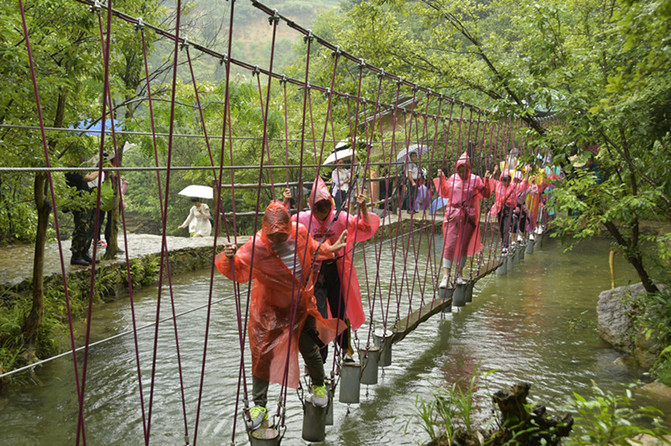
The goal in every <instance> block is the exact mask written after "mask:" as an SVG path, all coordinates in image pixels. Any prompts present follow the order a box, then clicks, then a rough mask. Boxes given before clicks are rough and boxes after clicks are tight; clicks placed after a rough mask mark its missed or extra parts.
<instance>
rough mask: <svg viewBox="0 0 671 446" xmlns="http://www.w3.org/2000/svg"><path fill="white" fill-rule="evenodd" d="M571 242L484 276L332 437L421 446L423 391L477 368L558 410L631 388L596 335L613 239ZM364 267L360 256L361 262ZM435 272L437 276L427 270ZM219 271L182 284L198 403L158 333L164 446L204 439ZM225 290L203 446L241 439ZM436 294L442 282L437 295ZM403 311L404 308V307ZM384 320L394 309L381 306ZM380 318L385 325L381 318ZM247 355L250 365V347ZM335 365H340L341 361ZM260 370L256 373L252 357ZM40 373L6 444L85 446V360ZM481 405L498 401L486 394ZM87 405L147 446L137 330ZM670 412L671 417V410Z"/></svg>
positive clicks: (399, 357) (90, 384)
mask: <svg viewBox="0 0 671 446" xmlns="http://www.w3.org/2000/svg"><path fill="white" fill-rule="evenodd" d="M563 249H564V247H562V246H561V245H560V243H559V242H558V241H556V240H547V239H546V241H545V243H544V245H543V247H542V249H536V252H535V253H534V254H533V255H527V256H526V258H525V259H524V260H522V262H521V264H519V265H516V267H515V270H514V271H513V272H509V273H508V274H507V275H505V276H497V275H495V274H492V275H489V276H487V277H486V278H484V279H482V280H480V281H479V282H478V283H477V284H476V287H475V289H474V297H473V303H470V304H468V305H467V306H466V307H464V308H463V309H461V310H460V311H458V312H456V311H455V312H453V313H452V314H447V315H442V316H441V315H436V316H434V317H432V318H431V319H429V320H428V321H427V322H425V323H423V324H421V325H420V326H419V327H418V328H417V329H416V330H415V331H414V332H412V333H411V334H409V335H408V336H407V337H406V338H405V339H404V340H403V341H402V342H400V343H399V344H396V345H395V346H394V350H393V363H392V365H391V366H390V367H386V368H385V369H384V372H383V373H382V372H381V374H380V377H379V384H378V385H376V386H363V385H362V391H361V403H360V404H358V405H351V406H349V407H347V406H346V405H343V404H340V403H336V405H335V412H334V413H335V423H334V426H330V427H327V437H326V442H325V444H327V445H348V446H349V445H378V444H385V443H386V444H394V445H412V444H420V443H422V442H425V441H427V440H428V436H427V434H426V433H425V432H424V430H423V428H422V426H421V424H420V423H419V422H418V421H417V420H416V419H415V418H414V417H413V414H414V413H415V399H416V396H417V395H420V396H423V397H425V398H430V397H431V394H432V392H433V391H434V386H441V385H442V386H445V385H449V384H451V383H453V382H454V381H455V380H457V379H468V377H469V376H470V375H471V373H472V372H473V371H474V370H475V369H476V368H479V369H480V370H481V371H488V370H493V369H495V370H497V371H496V372H495V373H493V374H492V375H490V376H489V378H488V380H487V382H488V386H487V388H482V389H481V390H480V392H481V394H482V395H485V394H486V393H487V392H494V391H496V390H499V389H500V388H502V387H504V386H507V385H509V384H512V383H515V382H518V381H527V382H530V383H531V384H532V388H531V398H530V399H531V400H532V401H534V402H540V403H543V404H547V405H548V406H550V407H553V406H558V405H559V404H561V403H563V402H564V401H566V398H567V396H570V395H571V393H572V392H574V391H576V392H578V393H580V394H583V395H588V394H589V386H590V384H591V382H592V381H594V382H595V383H596V384H597V385H599V386H600V387H601V388H603V389H606V390H613V391H615V392H620V391H621V384H622V383H628V382H631V381H632V380H634V379H636V378H637V373H638V372H637V371H636V370H632V369H630V368H629V367H627V366H626V365H622V364H621V363H620V361H616V360H617V359H618V358H619V357H620V354H619V353H617V352H616V351H614V350H612V349H611V348H609V346H608V345H606V344H605V343H604V342H603V341H601V340H600V338H599V336H598V334H597V332H596V323H595V320H596V302H597V298H598V294H599V292H601V291H602V290H605V289H608V288H609V287H610V277H609V273H608V249H609V242H608V241H607V240H603V239H594V240H591V241H589V242H585V243H583V244H581V245H579V246H578V247H576V248H575V249H573V250H572V251H571V252H567V253H564V252H563ZM371 257H372V256H371ZM361 261H362V258H361V256H358V262H359V264H361ZM412 261H413V262H414V260H412ZM418 263H421V260H418ZM371 266H374V264H373V263H372V261H369V263H368V273H369V275H370V276H371V277H372V270H371ZM390 266H391V263H390V261H389V260H384V259H383V262H382V265H381V266H380V274H381V276H382V279H383V280H382V283H383V284H385V283H386V284H388V283H389V278H388V277H387V276H388V275H389V274H390V270H391V268H390ZM615 269H616V274H617V282H618V283H617V285H625V284H627V283H628V282H629V281H632V282H633V281H635V274H634V272H633V270H631V269H630V268H629V267H628V266H627V265H626V263H625V262H624V260H622V259H621V258H617V259H616V265H615ZM421 271H424V270H423V269H422V268H420V272H421ZM209 274H210V271H209V270H207V271H200V272H196V273H193V274H190V275H183V276H180V277H176V278H174V280H173V284H174V287H173V296H174V308H175V312H176V313H179V314H181V313H184V312H186V311H188V310H190V309H194V311H192V312H189V313H187V314H184V315H183V316H180V317H179V318H178V319H177V324H176V325H177V332H178V339H179V357H180V359H181V361H180V363H181V371H182V381H183V384H184V385H183V388H184V400H182V392H181V391H180V378H179V368H178V361H177V356H178V355H177V349H176V346H175V327H174V326H173V323H172V322H171V321H168V322H165V323H162V324H160V326H159V329H158V336H157V341H156V342H157V357H156V370H155V375H154V383H155V390H154V394H153V403H152V407H151V424H150V429H151V430H150V433H151V444H156V445H183V444H185V442H184V435H185V431H186V430H187V429H188V434H189V436H190V441H191V443H190V444H193V440H194V432H195V425H196V418H197V414H198V407H197V401H198V395H199V389H200V386H201V380H200V377H201V372H202V369H203V366H202V364H203V345H204V335H205V329H206V324H207V315H208V312H207V307H204V305H205V304H206V303H207V301H208V292H209V286H210V281H209ZM422 274H423V273H422ZM359 275H360V276H362V275H363V268H359ZM429 283H430V281H429ZM371 284H372V283H371ZM387 286H388V285H387ZM213 288H214V292H213V296H214V297H213V301H214V303H213V305H212V306H211V315H210V325H209V342H208V344H207V359H206V362H205V367H204V374H203V376H204V379H203V381H202V403H201V405H200V411H199V417H198V429H197V438H196V440H197V442H196V444H199V445H220V444H230V443H231V436H232V430H233V419H234V415H233V414H234V412H235V404H236V393H237V388H238V370H239V364H240V346H239V345H240V344H239V338H238V328H237V316H236V311H235V303H234V300H233V298H232V286H231V282H230V281H228V280H227V279H226V278H225V277H223V276H221V275H219V274H218V273H217V275H216V276H215V280H214V283H213ZM364 288H365V287H363V286H362V289H364ZM431 293H432V290H429V291H427V292H426V294H431ZM415 295H416V296H419V290H415ZM384 296H386V293H385V294H384ZM134 298H135V299H134V308H135V318H136V325H137V327H144V326H149V327H148V328H144V329H142V330H140V331H139V332H138V334H137V343H138V345H139V352H140V353H139V360H140V364H141V367H140V374H141V376H142V385H143V387H142V390H143V393H144V408H145V412H146V413H148V410H149V406H148V402H149V391H150V382H151V377H152V354H153V353H152V352H153V350H154V349H153V345H154V335H155V328H154V325H153V324H152V323H153V321H155V320H156V314H157V305H156V304H157V293H156V290H155V289H153V288H147V289H144V290H141V291H138V292H136V293H135V295H134ZM393 301H394V298H392V302H393ZM377 305H379V303H378V304H377ZM384 305H386V302H385V303H384ZM415 305H416V304H415ZM392 306H394V308H392V314H393V312H394V311H395V303H394V304H392ZM171 312H172V309H171V304H170V296H169V293H168V292H167V291H165V290H164V291H163V293H162V299H161V310H160V317H161V318H166V317H168V316H170V315H171ZM374 314H376V315H379V314H381V312H380V309H379V307H378V308H376V309H375V313H374ZM393 317H394V316H391V317H390V320H392V319H393ZM401 317H403V316H401ZM376 319H378V320H379V318H377V316H376ZM91 322H92V339H93V340H98V339H103V338H107V337H109V336H112V335H115V334H118V333H124V332H127V331H132V328H133V319H132V317H131V312H130V305H129V300H128V299H119V300H116V301H114V302H111V303H106V304H100V305H97V306H96V307H95V309H94V312H93V318H92V321H91ZM84 330H85V326H84V325H79V326H78V334H79V336H80V337H81V335H82V334H83V333H84ZM357 336H358V338H359V340H360V342H361V343H362V344H365V342H366V339H367V337H368V328H367V327H366V326H364V327H362V328H361V329H359V330H358V332H357ZM245 360H246V361H247V362H249V354H248V353H247V354H246V356H245ZM330 364H331V362H330V361H328V362H327V367H328V369H330ZM82 366H83V355H79V367H80V370H81V367H82ZM247 366H248V370H249V363H248V364H247ZM36 376H37V378H38V379H39V381H40V382H39V385H30V386H25V387H22V388H13V389H11V390H10V391H9V392H7V393H6V394H4V395H0V426H2V428H1V434H0V444H2V445H5V444H6V445H12V446H20V445H65V444H75V438H76V432H77V428H76V426H77V418H78V409H77V407H78V406H77V394H76V387H75V378H74V374H73V365H72V358H71V357H66V358H62V359H58V360H55V361H52V362H50V363H48V364H47V365H45V366H43V367H41V368H40V369H39V370H37V372H36ZM247 376H248V378H249V374H248V375H247ZM278 389H279V387H275V386H271V390H270V393H269V401H270V404H269V406H270V407H269V409H270V410H271V411H272V410H273V408H274V407H275V403H276V402H277V400H278V393H279V392H278ZM481 399H482V400H483V401H485V402H486V398H484V397H483V398H481ZM85 400H86V404H85V410H84V414H83V415H84V420H85V427H86V429H85V436H86V443H87V444H90V445H136V444H142V443H143V442H144V441H143V438H144V437H143V422H142V409H141V404H140V401H141V400H140V396H139V385H138V367H137V362H136V355H135V338H134V336H132V335H124V336H120V337H117V338H115V339H114V340H111V341H108V342H105V343H102V344H100V345H97V346H94V347H92V348H91V349H90V352H89V357H88V362H87V377H86V388H85ZM182 401H183V402H182ZM656 403H657V404H661V403H659V402H656ZM662 408H663V410H664V409H665V411H666V413H667V414H668V413H671V406H669V405H667V407H666V408H664V407H662ZM185 418H186V422H185ZM669 421H671V420H668V419H667V423H669ZM286 422H287V431H286V436H285V439H284V441H283V444H288V445H293V444H305V442H304V441H303V440H301V426H302V408H301V406H300V402H299V400H298V397H297V395H296V393H295V392H294V391H290V392H289V394H288V398H287V418H286ZM185 424H186V426H187V427H186V428H185ZM669 424H671V423H669ZM236 430H237V431H238V432H237V433H236V435H235V443H236V444H245V443H246V441H247V439H246V435H245V433H244V430H243V429H241V423H240V422H238V423H237V428H236ZM82 444H83V443H82Z"/></svg>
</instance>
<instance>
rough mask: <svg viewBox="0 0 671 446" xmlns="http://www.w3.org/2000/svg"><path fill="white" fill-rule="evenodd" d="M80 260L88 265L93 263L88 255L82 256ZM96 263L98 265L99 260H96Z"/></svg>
mask: <svg viewBox="0 0 671 446" xmlns="http://www.w3.org/2000/svg"><path fill="white" fill-rule="evenodd" d="M82 258H83V259H84V260H86V261H87V262H89V264H91V263H93V259H92V258H91V256H90V255H88V254H85V255H83V256H82ZM96 263H100V259H96Z"/></svg>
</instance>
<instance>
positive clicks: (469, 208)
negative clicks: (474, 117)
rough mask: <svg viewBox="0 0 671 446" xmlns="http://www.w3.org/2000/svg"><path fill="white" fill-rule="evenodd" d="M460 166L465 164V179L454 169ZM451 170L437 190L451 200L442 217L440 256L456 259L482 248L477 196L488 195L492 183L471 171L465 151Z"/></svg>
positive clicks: (455, 260)
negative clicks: (451, 173) (442, 245)
mask: <svg viewBox="0 0 671 446" xmlns="http://www.w3.org/2000/svg"><path fill="white" fill-rule="evenodd" d="M459 166H464V167H466V170H467V173H466V180H462V179H461V177H460V176H459V174H458V173H456V172H457V170H458V169H459ZM454 171H455V173H454V174H453V175H452V176H451V177H450V178H448V179H447V180H445V179H444V178H443V179H442V181H440V183H439V184H440V188H439V190H438V193H439V195H440V196H441V197H443V198H449V200H450V204H449V205H448V206H447V208H446V210H445V217H444V218H443V237H444V238H445V247H444V248H443V258H445V259H448V260H452V261H454V262H458V261H459V260H461V259H462V258H464V257H467V256H472V255H473V254H476V253H478V252H480V251H482V242H481V241H480V199H482V198H488V197H489V196H490V195H491V186H490V182H489V181H486V180H483V179H482V178H480V177H479V176H477V175H475V174H473V173H472V172H471V160H470V158H469V157H468V154H467V153H466V152H464V153H463V154H462V155H461V157H460V158H459V160H458V161H457V165H456V166H455V168H454Z"/></svg>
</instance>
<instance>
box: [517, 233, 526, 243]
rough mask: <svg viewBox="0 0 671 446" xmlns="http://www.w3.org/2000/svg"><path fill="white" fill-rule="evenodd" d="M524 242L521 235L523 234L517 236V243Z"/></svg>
mask: <svg viewBox="0 0 671 446" xmlns="http://www.w3.org/2000/svg"><path fill="white" fill-rule="evenodd" d="M523 240H524V239H523V238H522V235H521V234H517V241H518V242H521V241H523Z"/></svg>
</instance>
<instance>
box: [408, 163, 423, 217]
mask: <svg viewBox="0 0 671 446" xmlns="http://www.w3.org/2000/svg"><path fill="white" fill-rule="evenodd" d="M405 176H406V185H407V186H408V194H407V196H406V200H407V201H406V206H405V209H406V210H407V211H408V214H414V213H415V198H416V195H417V192H416V191H417V182H418V181H419V177H420V170H419V166H418V165H417V152H410V161H409V162H408V163H407V165H406V166H405Z"/></svg>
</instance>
